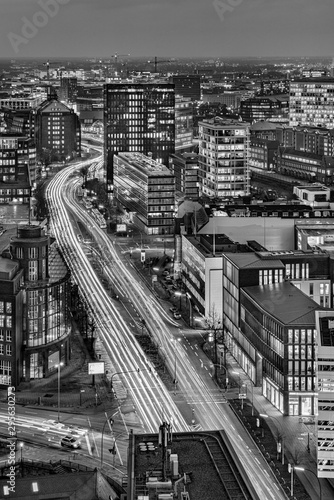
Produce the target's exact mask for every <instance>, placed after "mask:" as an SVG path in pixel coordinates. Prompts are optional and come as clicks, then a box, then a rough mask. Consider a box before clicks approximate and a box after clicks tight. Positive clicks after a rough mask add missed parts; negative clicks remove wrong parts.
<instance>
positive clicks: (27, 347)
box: [10, 226, 71, 381]
mask: <svg viewBox="0 0 334 500" xmlns="http://www.w3.org/2000/svg"><path fill="white" fill-rule="evenodd" d="M10 253H11V255H12V256H13V258H14V259H15V261H17V262H18V263H19V264H20V268H21V269H23V285H22V287H23V300H22V304H21V308H22V309H21V311H22V312H21V315H22V319H21V324H22V344H21V349H22V352H23V359H22V371H21V378H22V380H25V381H29V380H31V379H37V378H43V377H46V376H47V375H49V374H50V373H52V372H53V371H54V370H55V369H56V368H55V365H56V364H57V363H58V362H59V360H61V361H63V362H64V363H65V364H67V363H68V361H69V358H70V339H69V336H70V333H71V321H70V317H69V310H68V303H69V294H70V271H69V270H68V268H67V266H66V264H65V262H64V261H63V259H62V257H61V255H60V254H59V252H58V249H57V248H56V246H54V245H51V242H50V238H49V236H47V235H45V234H44V231H43V230H42V228H41V227H39V226H22V227H20V228H19V229H18V232H17V236H15V237H13V238H12V239H11V243H10Z"/></svg>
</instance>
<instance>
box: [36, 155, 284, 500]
mask: <svg viewBox="0 0 334 500" xmlns="http://www.w3.org/2000/svg"><path fill="white" fill-rule="evenodd" d="M96 161H99V160H98V159H96ZM84 163H85V162H84ZM84 163H83V164H84ZM83 164H81V165H80V167H81V166H82V165H83ZM80 167H78V166H71V167H68V168H66V169H64V170H62V171H61V172H60V173H59V174H57V175H56V177H55V178H54V179H52V181H51V182H50V184H49V185H48V188H47V193H46V195H47V201H48V204H49V206H50V213H51V220H52V228H53V233H54V235H55V237H56V239H57V242H58V244H59V245H60V247H61V248H62V250H63V252H64V254H65V257H66V260H67V262H68V264H69V266H70V268H71V270H72V273H73V275H74V278H75V280H76V281H77V283H78V285H79V288H80V291H81V293H82V294H83V295H84V297H85V298H86V301H87V307H88V308H91V310H92V313H93V314H94V317H95V319H96V321H97V322H98V325H99V330H98V332H99V335H100V337H101V338H102V340H103V343H104V345H105V348H106V350H107V352H108V354H109V356H110V358H111V360H112V362H113V364H114V367H115V372H126V373H124V374H123V375H122V382H123V384H124V385H125V386H126V388H127V390H128V391H129V393H130V394H131V397H132V399H133V403H134V405H135V407H136V411H137V413H138V415H139V418H140V421H141V422H142V427H143V431H147V432H157V430H158V426H159V425H160V423H161V421H162V420H165V421H167V422H170V423H172V426H173V430H174V431H188V430H190V426H189V424H188V423H187V422H186V421H185V419H184V417H183V416H182V414H181V412H180V411H179V409H178V408H177V406H176V404H175V401H174V400H173V398H172V396H171V395H170V394H169V393H168V391H167V390H166V388H165V387H164V385H163V384H162V383H161V381H160V379H159V377H158V375H157V374H156V372H155V370H154V366H153V365H151V363H150V362H149V360H148V359H147V358H146V356H145V354H144V353H143V352H142V350H141V348H140V346H139V345H138V343H137V341H136V339H135V337H134V335H133V334H132V333H131V330H130V328H129V326H128V325H127V324H126V323H125V321H124V320H123V319H122V317H121V315H120V314H119V310H118V308H117V307H116V306H115V302H114V301H113V299H111V298H110V296H109V294H108V292H107V291H106V290H105V289H104V288H103V286H101V283H100V281H99V278H98V276H97V275H96V273H95V271H94V270H93V268H92V266H91V264H90V261H89V259H88V257H87V255H86V252H85V247H84V245H82V244H81V243H80V242H79V241H78V238H77V234H78V226H77V220H79V221H80V222H81V223H83V224H84V225H85V226H87V227H88V228H90V231H91V234H92V237H93V238H94V240H95V242H96V244H97V248H98V249H99V254H100V260H101V266H103V268H104V273H105V275H106V276H107V278H108V279H109V280H110V281H111V282H112V283H113V284H114V286H115V287H116V288H117V290H119V291H120V292H121V291H122V295H121V298H122V297H123V298H126V300H127V301H129V302H131V303H132V305H133V308H134V309H135V310H136V311H138V313H139V315H140V317H141V318H143V319H144V320H145V322H146V324H147V327H148V329H149V331H150V333H151V335H152V336H154V338H155V340H156V342H157V343H158V345H159V348H160V351H161V353H162V354H163V355H164V357H165V360H166V364H167V366H168V368H169V370H170V372H171V373H173V370H175V366H177V381H178V384H177V389H178V391H182V392H183V393H184V394H186V395H187V396H186V397H187V401H189V404H191V405H194V408H195V416H196V421H197V422H198V423H199V424H200V426H201V428H202V429H203V430H214V429H221V428H224V429H225V431H226V432H227V434H228V435H229V437H230V439H231V442H232V443H233V445H234V448H235V450H236V451H237V453H238V455H239V458H240V460H241V462H242V463H243V466H244V468H245V470H246V471H247V473H248V474H249V476H250V477H251V478H252V481H253V484H254V487H255V488H256V490H257V491H258V494H259V497H260V498H266V499H269V498H273V499H283V498H285V499H286V496H285V494H284V492H283V491H282V490H281V488H280V486H279V484H278V483H277V481H276V479H275V477H274V476H273V474H272V472H271V469H270V467H269V466H268V465H267V462H266V461H265V460H264V458H263V457H262V455H261V453H260V452H259V450H258V449H257V447H256V446H255V445H254V443H253V440H252V439H251V438H250V437H249V436H248V435H247V433H245V431H244V429H243V427H242V425H241V424H240V423H239V422H238V421H237V420H236V419H235V416H234V414H233V413H232V410H231V409H230V408H229V406H228V405H227V404H226V403H225V402H224V401H223V398H222V396H221V394H220V393H218V392H217V387H216V385H215V384H214V382H213V381H212V378H211V374H210V373H209V370H203V369H202V368H203V366H204V357H201V356H203V355H202V354H201V356H199V354H198V352H197V354H196V348H194V347H193V348H191V347H189V340H188V339H187V337H186V336H185V335H183V334H181V331H180V323H178V322H176V321H175V320H174V319H172V318H171V317H170V315H169V314H168V312H166V311H165V309H164V308H163V307H162V305H161V304H160V302H159V301H158V300H157V299H156V297H155V296H154V295H152V293H151V292H150V290H149V289H148V288H147V287H146V285H145V283H144V282H141V281H138V275H137V273H136V271H135V270H134V269H133V267H132V266H131V265H128V262H126V261H125V260H124V258H123V256H122V254H120V253H119V251H118V250H117V248H116V245H114V244H113V241H111V240H110V238H109V237H108V236H107V234H106V233H105V232H104V231H103V230H101V229H100V228H99V227H98V226H97V225H95V223H94V221H93V219H92V218H91V216H90V214H89V213H88V212H87V211H86V210H85V209H84V207H83V206H82V205H81V204H79V203H78V202H77V200H76V197H75V187H76V182H77V181H76V180H75V178H74V177H73V176H72V177H73V178H72V179H71V178H70V177H71V175H72V173H73V171H74V170H75V169H78V168H80ZM179 339H180V340H179ZM138 368H139V370H140V371H139V372H138V371H137V369H138Z"/></svg>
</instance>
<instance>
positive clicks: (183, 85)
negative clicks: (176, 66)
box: [170, 75, 201, 101]
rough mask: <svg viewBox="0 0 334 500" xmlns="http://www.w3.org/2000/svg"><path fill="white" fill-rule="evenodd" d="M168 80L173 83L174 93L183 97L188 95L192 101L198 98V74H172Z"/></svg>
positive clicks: (199, 92)
mask: <svg viewBox="0 0 334 500" xmlns="http://www.w3.org/2000/svg"><path fill="white" fill-rule="evenodd" d="M170 81H171V82H172V83H174V85H175V94H178V95H182V96H183V97H190V99H191V100H192V101H199V100H200V98H201V77H200V75H173V76H171V78H170Z"/></svg>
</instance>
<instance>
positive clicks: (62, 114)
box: [35, 96, 81, 161]
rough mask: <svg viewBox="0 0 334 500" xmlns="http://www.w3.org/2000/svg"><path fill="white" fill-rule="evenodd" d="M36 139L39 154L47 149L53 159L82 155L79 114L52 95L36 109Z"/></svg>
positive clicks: (63, 159) (62, 159) (60, 159)
mask: <svg viewBox="0 0 334 500" xmlns="http://www.w3.org/2000/svg"><path fill="white" fill-rule="evenodd" d="M35 140H36V147H37V154H38V156H40V155H42V154H43V152H45V151H47V152H49V154H50V158H51V161H53V160H55V161H66V160H68V159H72V158H75V157H76V156H80V155H81V129H80V122H79V118H78V116H77V115H76V114H75V113H74V111H73V109H70V108H68V107H67V106H65V104H63V103H61V102H59V101H58V100H57V99H53V98H52V96H50V99H48V100H47V101H45V102H44V103H43V104H42V105H41V106H40V107H39V108H38V109H37V111H36V121H35Z"/></svg>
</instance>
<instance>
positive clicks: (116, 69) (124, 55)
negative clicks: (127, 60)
mask: <svg viewBox="0 0 334 500" xmlns="http://www.w3.org/2000/svg"><path fill="white" fill-rule="evenodd" d="M112 57H113V58H114V64H115V72H116V73H118V58H119V57H130V54H118V53H117V52H115V54H114V55H113V56H112Z"/></svg>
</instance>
